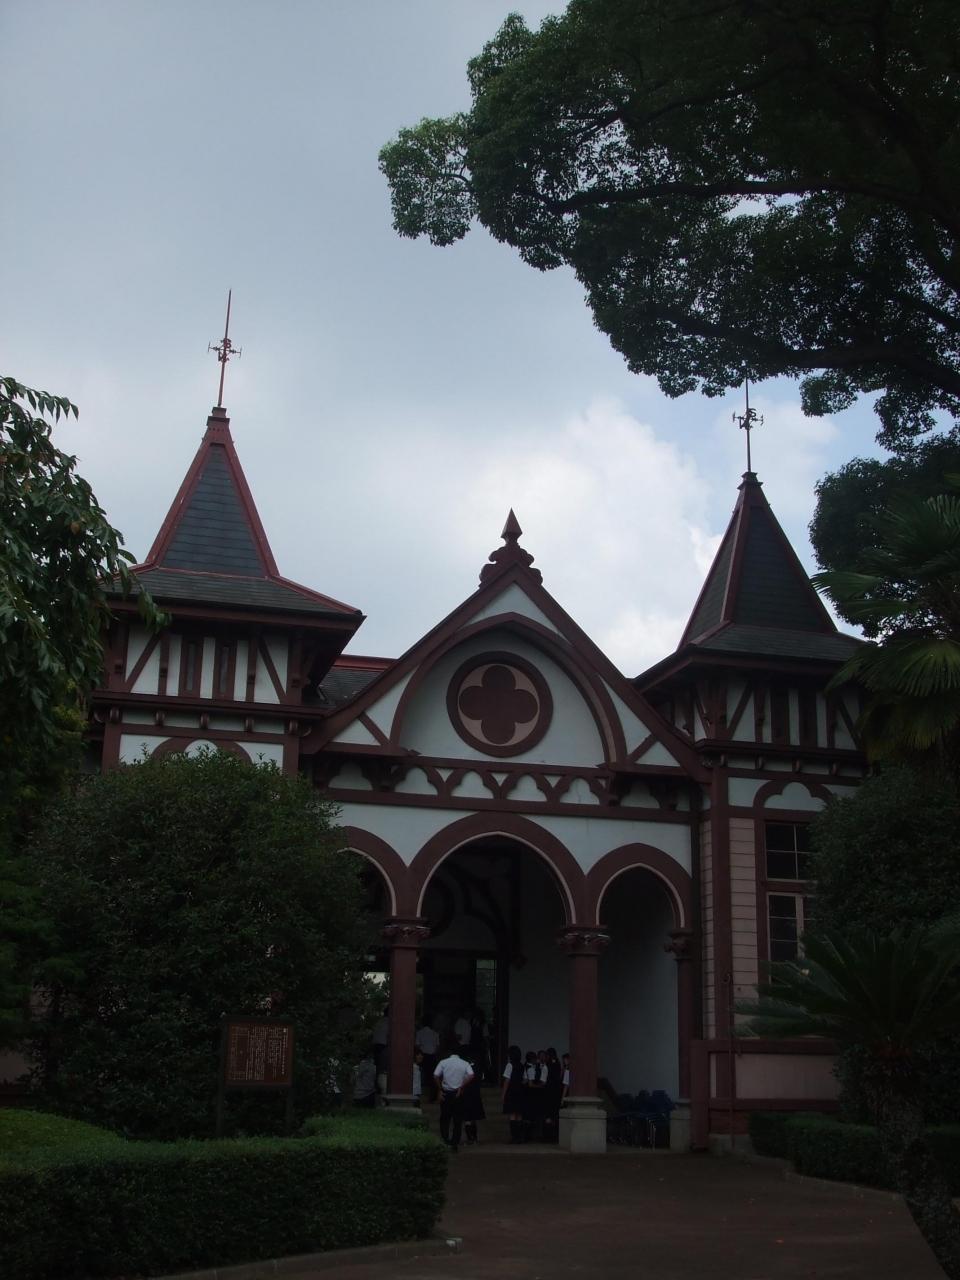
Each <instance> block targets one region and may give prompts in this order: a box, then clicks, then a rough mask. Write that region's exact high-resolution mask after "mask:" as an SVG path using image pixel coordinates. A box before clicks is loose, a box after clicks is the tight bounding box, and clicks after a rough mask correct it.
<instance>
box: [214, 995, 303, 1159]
mask: <svg viewBox="0 0 960 1280" xmlns="http://www.w3.org/2000/svg"><path fill="white" fill-rule="evenodd" d="M293 1044H294V1034H293V1023H292V1022H291V1021H290V1020H289V1019H288V1018H231V1017H229V1016H227V1017H224V1019H223V1021H222V1023H221V1029H220V1072H219V1085H218V1088H217V1137H218V1138H219V1137H222V1135H223V1101H224V1094H225V1093H226V1092H227V1090H240V1089H250V1090H267V1091H273V1090H281V1089H282V1090H286V1095H287V1097H286V1104H287V1105H286V1126H287V1132H288V1133H289V1132H290V1130H291V1128H292V1127H293Z"/></svg>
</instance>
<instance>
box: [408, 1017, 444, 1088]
mask: <svg viewBox="0 0 960 1280" xmlns="http://www.w3.org/2000/svg"><path fill="white" fill-rule="evenodd" d="M414 1043H415V1044H416V1046H417V1048H418V1049H419V1050H420V1052H421V1053H422V1054H423V1067H422V1070H423V1083H424V1085H425V1086H426V1092H427V1095H428V1101H430V1102H436V1100H437V1086H436V1084H435V1083H434V1079H433V1073H434V1071H436V1069H437V1051H438V1050H439V1048H440V1034H439V1032H437V1031H435V1030H434V1029H433V1027H432V1026H431V1025H430V1023H429V1021H428V1019H427V1018H426V1017H424V1019H423V1023H422V1024H421V1026H420V1027H419V1028H418V1030H417V1035H416V1039H415V1040H414Z"/></svg>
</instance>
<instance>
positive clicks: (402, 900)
mask: <svg viewBox="0 0 960 1280" xmlns="http://www.w3.org/2000/svg"><path fill="white" fill-rule="evenodd" d="M340 831H341V833H342V835H343V845H344V848H345V849H350V850H352V851H353V852H354V853H359V854H360V856H361V857H362V858H366V859H367V861H368V862H372V863H373V865H374V866H375V867H376V868H377V870H378V871H379V872H380V874H381V875H382V876H383V878H384V881H385V882H386V886H387V893H388V894H389V895H390V914H391V915H393V916H404V915H413V911H412V909H411V907H410V893H409V881H410V873H409V869H408V868H407V866H406V864H405V863H404V861H403V859H402V858H401V857H400V855H399V853H397V851H396V849H394V848H392V847H391V846H390V845H389V844H387V842H386V840H381V838H380V837H379V836H375V835H372V834H371V833H370V832H369V831H363V830H362V829H361V828H360V827H341V828H340Z"/></svg>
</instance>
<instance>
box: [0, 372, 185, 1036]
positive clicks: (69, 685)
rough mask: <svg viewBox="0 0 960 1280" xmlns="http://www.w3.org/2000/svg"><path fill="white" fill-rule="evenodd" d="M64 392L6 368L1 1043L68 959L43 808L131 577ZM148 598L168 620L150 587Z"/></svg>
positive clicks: (72, 763)
mask: <svg viewBox="0 0 960 1280" xmlns="http://www.w3.org/2000/svg"><path fill="white" fill-rule="evenodd" d="M76 416H77V409H76V406H75V405H73V404H71V403H70V401H69V400H67V399H65V398H64V397H63V396H53V395H50V394H48V393H47V392H45V391H34V390H32V389H31V388H30V387H25V386H23V385H22V384H21V383H19V382H17V381H16V379H14V378H10V377H0V1044H4V1045H8V1044H10V1043H12V1042H14V1041H15V1040H16V1039H17V1037H18V1035H19V1034H20V1033H21V1032H22V1030H23V1022H24V1014H25V1010H26V1004H27V999H28V995H29V991H30V988H31V986H32V983H33V981H34V979H35V978H36V977H37V976H40V970H38V968H37V966H38V965H41V964H42V965H43V976H46V977H50V975H51V974H52V973H54V972H56V971H57V970H58V968H59V965H60V958H58V956H57V953H56V950H55V949H51V945H52V944H51V938H52V934H51V928H50V921H49V918H48V916H47V913H46V911H45V908H44V904H43V902H42V896H41V894H40V892H39V889H38V887H37V885H36V883H35V881H34V876H33V871H32V867H31V865H30V862H29V860H28V859H26V858H25V857H24V856H23V845H24V841H25V839H26V837H27V835H28V833H29V831H30V828H31V826H32V824H33V823H34V822H35V820H36V817H37V814H38V812H39V811H40V810H41V808H42V806H43V805H44V804H45V803H46V802H47V801H48V800H49V798H50V797H51V796H52V795H54V794H56V793H57V791H58V790H60V789H62V787H63V786H64V785H65V783H66V781H67V779H68V778H69V776H70V775H71V773H72V772H73V770H74V769H75V768H76V767H77V764H78V761H79V754H80V734H81V729H82V726H83V723H84V715H83V710H84V699H85V697H86V694H87V693H88V692H89V690H90V688H91V687H92V686H93V685H94V684H95V682H96V681H97V680H98V679H99V677H100V674H101V667H102V655H103V647H102V642H103V633H104V629H105V622H106V620H107V618H108V616H109V615H108V608H107V600H106V594H105V591H104V585H105V581H106V580H108V579H111V578H117V579H118V580H119V581H120V582H121V583H122V584H124V585H129V584H130V579H129V573H128V568H127V565H128V562H129V561H131V560H132V559H133V557H132V556H131V555H130V554H129V553H128V552H126V551H124V550H123V549H122V547H123V542H122V538H121V537H120V534H119V533H118V532H117V530H116V529H114V528H113V527H112V526H111V525H110V523H109V522H108V521H107V519H106V515H105V513H104V511H103V509H102V507H101V506H100V505H99V503H98V502H97V500H96V498H95V497H94V495H93V492H92V491H91V489H90V486H89V485H88V484H87V482H86V481H85V480H83V479H82V478H81V477H80V476H79V475H78V474H77V471H76V459H75V458H73V457H71V456H70V455H69V454H66V453H63V452H62V451H61V450H60V449H58V448H57V447H56V446H55V445H54V443H53V440H52V438H51V431H52V424H53V423H55V422H59V421H60V420H61V419H64V418H67V419H69V418H70V417H76ZM138 600H139V607H140V610H141V612H142V614H143V615H144V617H145V618H146V620H147V621H148V622H150V623H154V624H155V623H158V622H159V621H160V620H161V618H160V615H159V614H158V613H157V611H156V609H155V607H154V605H153V603H152V601H151V600H150V597H149V596H148V595H146V594H145V593H140V594H139V597H138Z"/></svg>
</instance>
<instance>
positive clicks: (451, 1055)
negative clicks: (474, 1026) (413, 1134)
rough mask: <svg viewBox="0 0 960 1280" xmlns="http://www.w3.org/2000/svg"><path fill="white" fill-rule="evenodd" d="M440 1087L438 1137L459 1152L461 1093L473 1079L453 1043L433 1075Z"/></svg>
mask: <svg viewBox="0 0 960 1280" xmlns="http://www.w3.org/2000/svg"><path fill="white" fill-rule="evenodd" d="M433 1075H434V1079H435V1080H436V1082H437V1084H438V1085H439V1087H440V1137H441V1138H442V1139H443V1140H444V1142H445V1143H446V1144H447V1146H448V1147H449V1148H450V1150H451V1151H459V1150H460V1135H461V1132H462V1130H463V1091H464V1089H465V1088H466V1086H467V1085H468V1084H469V1083H470V1081H471V1080H472V1079H473V1078H474V1077H473V1068H472V1067H471V1066H470V1063H469V1062H466V1061H465V1060H464V1059H463V1058H461V1057H460V1053H459V1045H458V1044H457V1043H456V1041H454V1043H453V1044H452V1045H451V1046H450V1048H449V1050H448V1052H447V1056H446V1057H445V1058H441V1060H440V1061H439V1062H438V1063H437V1068H436V1070H435V1071H434V1073H433Z"/></svg>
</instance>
